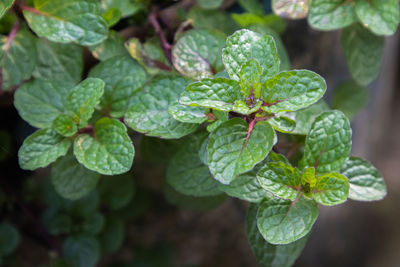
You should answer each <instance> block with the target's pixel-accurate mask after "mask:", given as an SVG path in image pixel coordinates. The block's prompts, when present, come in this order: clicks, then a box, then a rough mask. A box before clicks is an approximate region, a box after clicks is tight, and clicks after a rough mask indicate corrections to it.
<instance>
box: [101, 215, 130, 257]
mask: <svg viewBox="0 0 400 267" xmlns="http://www.w3.org/2000/svg"><path fill="white" fill-rule="evenodd" d="M99 239H100V244H101V248H102V250H104V251H105V252H107V253H114V252H116V251H118V250H119V248H120V247H121V246H122V243H123V242H124V239H125V227H124V222H123V221H122V220H121V219H119V218H118V217H115V216H114V217H111V216H107V219H106V225H105V227H104V229H103V231H102V232H101V233H100V236H99Z"/></svg>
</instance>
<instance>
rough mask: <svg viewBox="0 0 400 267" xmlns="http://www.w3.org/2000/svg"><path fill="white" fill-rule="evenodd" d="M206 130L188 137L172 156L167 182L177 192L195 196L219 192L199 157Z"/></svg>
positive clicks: (216, 183) (211, 194)
mask: <svg viewBox="0 0 400 267" xmlns="http://www.w3.org/2000/svg"><path fill="white" fill-rule="evenodd" d="M206 134H207V132H204V131H202V132H200V133H198V134H195V135H193V136H191V137H190V138H188V139H187V140H186V141H185V142H183V143H182V144H181V147H180V149H179V150H178V151H177V152H176V153H175V155H174V156H172V158H171V160H170V162H169V164H168V168H167V173H166V179H167V182H168V183H169V184H170V185H171V186H172V187H173V188H174V189H175V190H176V191H178V192H179V193H181V194H184V195H192V196H195V197H206V196H215V195H219V194H221V192H220V190H219V189H218V187H217V185H218V182H217V181H215V180H214V179H213V177H212V175H211V173H210V171H209V170H208V166H207V165H205V164H203V162H202V161H201V160H200V157H199V150H200V146H201V141H203V139H204V138H205V137H206Z"/></svg>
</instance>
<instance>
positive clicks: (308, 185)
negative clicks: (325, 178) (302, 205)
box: [300, 167, 317, 199]
mask: <svg viewBox="0 0 400 267" xmlns="http://www.w3.org/2000/svg"><path fill="white" fill-rule="evenodd" d="M300 180H301V187H302V191H303V195H304V196H305V197H306V198H308V199H312V191H313V190H314V188H315V186H316V184H317V178H316V177H315V168H314V167H309V168H306V169H305V170H304V172H303V173H302V175H301V178H300Z"/></svg>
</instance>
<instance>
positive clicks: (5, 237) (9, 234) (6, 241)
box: [0, 222, 19, 257]
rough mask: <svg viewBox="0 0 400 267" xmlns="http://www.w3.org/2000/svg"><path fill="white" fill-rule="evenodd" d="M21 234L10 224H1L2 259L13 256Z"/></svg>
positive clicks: (0, 254)
mask: <svg viewBox="0 0 400 267" xmlns="http://www.w3.org/2000/svg"><path fill="white" fill-rule="evenodd" d="M18 243H19V234H18V231H17V229H15V227H14V226H12V225H11V224H9V223H6V222H3V223H2V224H0V257H3V256H7V255H9V254H11V253H12V252H13V251H14V250H15V249H16V248H17V246H18Z"/></svg>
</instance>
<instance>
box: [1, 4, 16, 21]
mask: <svg viewBox="0 0 400 267" xmlns="http://www.w3.org/2000/svg"><path fill="white" fill-rule="evenodd" d="M13 3H14V0H4V1H1V2H0V18H1V17H2V16H3V15H4V14H5V13H6V12H7V10H8V9H9V8H10V7H11V6H12V5H13Z"/></svg>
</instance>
